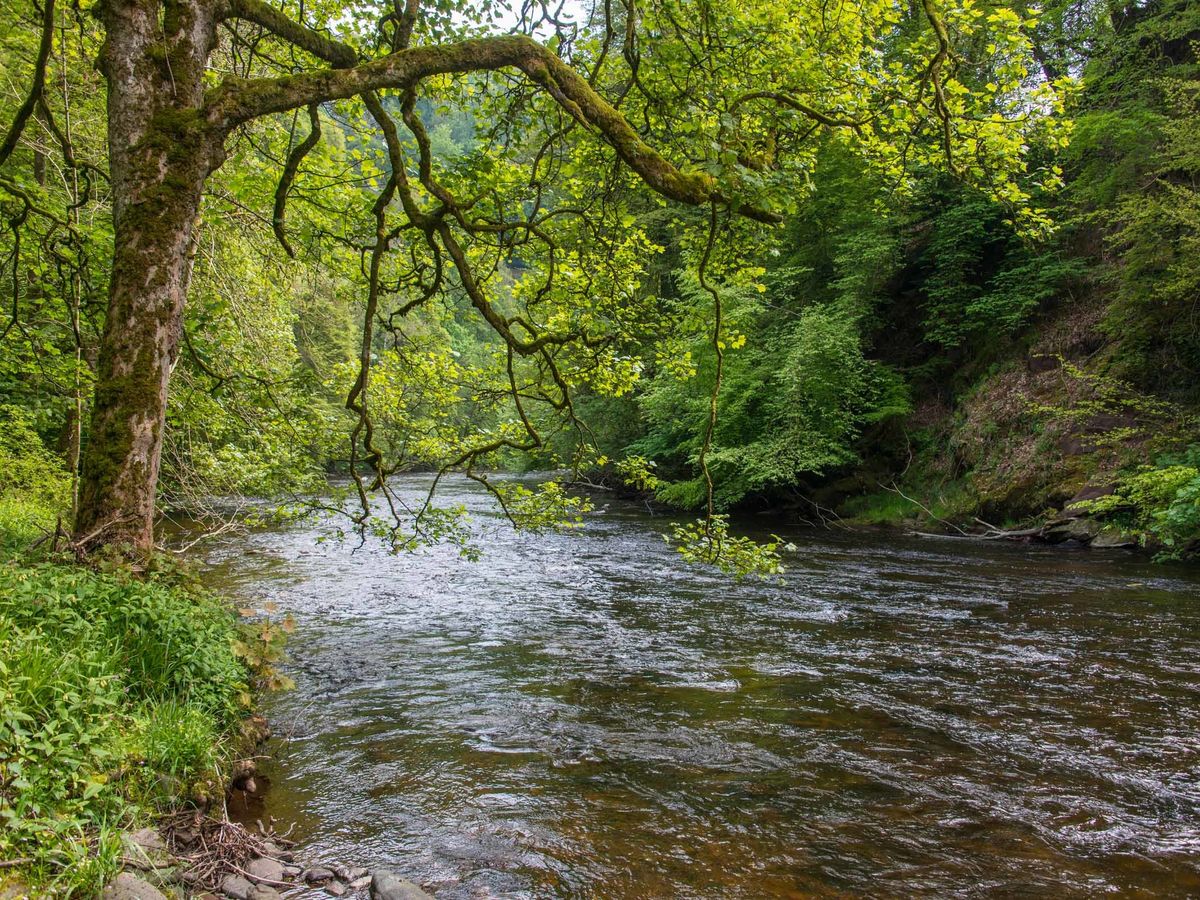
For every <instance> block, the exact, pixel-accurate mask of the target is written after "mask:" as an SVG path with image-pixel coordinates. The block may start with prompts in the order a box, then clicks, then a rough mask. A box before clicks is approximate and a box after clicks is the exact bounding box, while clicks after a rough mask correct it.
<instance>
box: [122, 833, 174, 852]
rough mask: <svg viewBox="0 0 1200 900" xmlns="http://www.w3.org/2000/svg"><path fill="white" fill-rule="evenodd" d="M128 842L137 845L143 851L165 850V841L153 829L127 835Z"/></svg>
mask: <svg viewBox="0 0 1200 900" xmlns="http://www.w3.org/2000/svg"><path fill="white" fill-rule="evenodd" d="M129 842H130V843H131V844H137V846H139V847H141V848H142V849H143V850H166V849H167V844H166V841H164V840H163V839H162V835H161V834H159V833H158V832H157V831H155V830H154V829H153V828H142V829H141V830H139V831H135V832H133V833H132V834H130V835H129Z"/></svg>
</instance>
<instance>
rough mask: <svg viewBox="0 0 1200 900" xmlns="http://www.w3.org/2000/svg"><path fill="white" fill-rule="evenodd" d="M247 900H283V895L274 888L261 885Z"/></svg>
mask: <svg viewBox="0 0 1200 900" xmlns="http://www.w3.org/2000/svg"><path fill="white" fill-rule="evenodd" d="M246 900H283V895H281V894H280V893H279V891H277V890H275V888H273V887H267V886H266V885H265V884H260V885H258V886H257V887H255V888H254V890H253V891H252V892H251V894H250V896H249V897H247V898H246Z"/></svg>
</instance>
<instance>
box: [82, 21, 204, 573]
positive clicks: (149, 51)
mask: <svg viewBox="0 0 1200 900" xmlns="http://www.w3.org/2000/svg"><path fill="white" fill-rule="evenodd" d="M102 15H103V18H104V24H105V30H106V42H105V45H104V49H103V52H102V54H101V58H100V65H101V68H102V70H103V72H104V74H105V77H106V80H107V83H108V141H109V155H110V165H111V176H112V187H113V226H114V232H115V236H116V243H115V246H114V252H113V266H112V274H111V283H110V286H109V301H108V315H107V319H106V321H105V327H104V334H103V337H102V340H101V349H100V357H99V360H98V365H97V373H96V375H97V380H96V394H95V399H94V402H93V405H92V418H91V428H90V432H89V437H88V442H87V446H86V448H85V450H84V453H83V458H82V478H81V494H80V500H79V510H78V515H77V520H76V523H75V533H76V536H77V540H79V541H80V543H81V544H82V546H83V547H84V549H90V548H91V547H95V546H98V545H101V544H104V545H110V546H112V545H117V546H123V547H125V548H126V549H127V550H129V551H133V552H135V553H142V552H145V551H146V550H148V549H150V547H151V546H152V545H153V540H154V531H153V524H154V501H155V491H156V485H157V482H158V471H159V460H160V458H161V453H162V439H163V426H164V421H165V415H166V404H167V383H168V380H169V379H170V375H171V369H172V367H173V366H174V364H175V360H176V356H177V353H178V347H179V341H180V336H181V333H182V332H181V330H182V326H183V306H184V300H185V298H186V295H187V287H188V277H189V274H190V257H191V244H192V239H193V230H194V228H195V223H196V219H197V216H198V214H199V209H200V198H201V195H202V192H203V187H204V181H205V179H206V178H207V176H208V175H209V174H210V173H211V171H212V170H213V169H214V168H215V167H216V166H217V165H218V164H219V162H220V143H219V142H218V141H214V140H213V139H212V138H211V137H210V134H209V132H210V129H208V128H207V127H206V126H205V125H204V123H203V119H202V116H201V113H200V109H201V106H202V103H203V84H202V81H201V75H202V73H203V71H204V64H205V61H206V60H207V58H208V54H209V53H210V52H211V51H212V47H213V43H214V27H215V25H214V20H213V18H212V16H211V15H210V14H209V13H208V10H207V8H206V7H205V6H204V5H203V4H201V3H195V2H182V3H181V2H172V3H167V4H165V5H162V4H160V3H158V2H155V0H133V2H130V0H109V2H107V3H105V4H104V5H103V12H102ZM160 16H161V18H160Z"/></svg>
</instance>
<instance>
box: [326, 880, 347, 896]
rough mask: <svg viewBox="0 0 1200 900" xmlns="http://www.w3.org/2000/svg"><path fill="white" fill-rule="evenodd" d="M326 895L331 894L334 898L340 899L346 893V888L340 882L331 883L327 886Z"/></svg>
mask: <svg viewBox="0 0 1200 900" xmlns="http://www.w3.org/2000/svg"><path fill="white" fill-rule="evenodd" d="M325 893H327V894H331V895H332V896H334V897H340V896H342V894H344V893H346V886H345V885H344V884H342V883H341V882H340V881H331V882H329V884H327V885H325Z"/></svg>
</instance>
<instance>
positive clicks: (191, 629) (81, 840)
mask: <svg viewBox="0 0 1200 900" xmlns="http://www.w3.org/2000/svg"><path fill="white" fill-rule="evenodd" d="M240 636H241V629H240V627H239V625H238V622H237V620H236V618H235V615H234V612H233V610H231V609H230V608H229V607H228V606H227V605H226V604H224V603H223V602H222V601H221V600H220V599H218V598H216V597H214V596H212V595H210V594H206V593H202V592H199V591H195V590H192V589H190V588H186V587H183V586H179V585H172V584H167V583H165V582H163V581H146V582H141V581H136V580H133V579H132V578H130V577H128V576H125V575H122V574H120V573H109V574H98V573H95V572H91V571H88V570H83V569H75V568H69V567H64V566H56V565H50V564H41V565H37V566H33V567H20V566H18V565H16V564H15V563H12V562H0V826H2V827H0V858H5V859H30V860H31V861H32V862H31V863H30V864H29V865H28V867H27V869H26V873H25V874H26V877H27V878H29V879H30V881H31V882H32V883H33V884H34V885H36V886H42V887H45V888H46V890H47V891H50V890H51V889H54V890H57V891H59V892H62V893H66V894H71V893H83V894H88V893H95V892H97V891H98V889H99V886H100V885H101V884H102V883H103V881H104V879H105V878H106V877H107V876H108V875H110V874H111V873H112V871H113V870H114V868H115V867H116V866H117V864H118V858H119V845H120V841H119V834H118V832H119V830H120V829H121V828H122V827H124V826H127V825H129V824H131V823H132V822H133V821H135V820H136V819H137V818H138V817H139V815H140V814H141V812H142V811H144V810H146V809H147V808H149V807H152V806H162V805H166V804H169V803H171V802H173V801H174V800H175V799H176V795H177V794H178V795H184V794H186V793H187V792H188V791H189V789H190V788H191V786H192V785H193V784H196V783H197V782H200V781H203V780H207V779H208V778H210V777H212V773H213V771H214V766H215V764H216V763H217V762H218V761H219V757H220V756H221V751H220V749H219V748H220V746H221V739H222V737H223V736H225V735H229V734H231V733H232V732H233V730H234V728H235V726H236V724H237V721H238V712H239V710H240V709H241V708H242V705H243V704H244V702H245V701H246V699H247V684H248V681H249V676H250V673H249V672H248V671H247V669H246V667H245V666H244V665H243V663H242V662H241V661H240V660H239V658H238V656H237V652H236V647H237V646H238V645H239V644H238V641H239V637H240Z"/></svg>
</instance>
